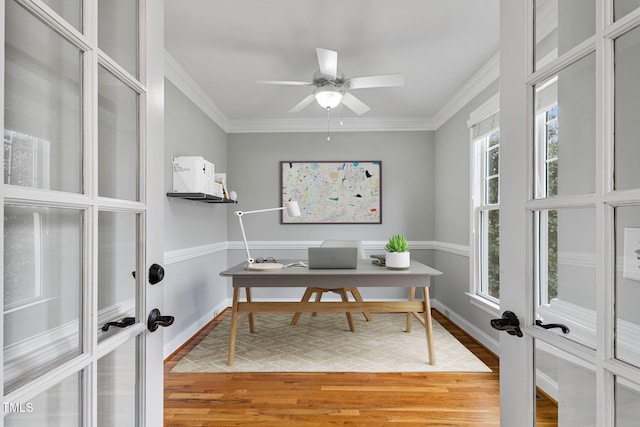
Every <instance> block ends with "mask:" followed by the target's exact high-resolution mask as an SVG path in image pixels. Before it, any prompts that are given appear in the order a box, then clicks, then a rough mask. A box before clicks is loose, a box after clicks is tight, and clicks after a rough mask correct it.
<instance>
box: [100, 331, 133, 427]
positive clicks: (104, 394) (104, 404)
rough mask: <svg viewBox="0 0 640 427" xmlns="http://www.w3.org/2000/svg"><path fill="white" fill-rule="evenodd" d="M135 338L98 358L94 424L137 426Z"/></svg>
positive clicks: (108, 426) (120, 426)
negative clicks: (96, 419)
mask: <svg viewBox="0 0 640 427" xmlns="http://www.w3.org/2000/svg"><path fill="white" fill-rule="evenodd" d="M136 340H137V338H133V339H131V340H129V341H128V342H127V343H126V344H124V345H121V346H120V347H118V348H117V349H116V350H114V351H112V352H111V353H109V354H108V355H106V356H104V357H103V358H102V359H100V360H99V361H98V426H105V427H112V426H118V427H127V426H132V427H134V426H136V425H137V424H136V408H137V396H138V395H139V393H137V391H138V382H137V378H138V369H137V367H138V363H137V357H136Z"/></svg>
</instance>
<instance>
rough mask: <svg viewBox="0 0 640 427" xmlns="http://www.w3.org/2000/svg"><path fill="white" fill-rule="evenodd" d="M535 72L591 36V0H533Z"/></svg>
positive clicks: (593, 9) (593, 11)
mask: <svg viewBox="0 0 640 427" xmlns="http://www.w3.org/2000/svg"><path fill="white" fill-rule="evenodd" d="M534 18H535V23H534V33H535V39H534V43H535V46H534V58H535V69H536V70H537V69H539V68H541V67H542V66H544V65H546V64H548V63H549V62H550V61H552V60H554V59H556V58H558V57H559V56H561V55H563V54H564V53H566V52H568V51H569V50H570V49H571V48H574V47H576V46H577V45H579V44H580V43H582V42H583V41H585V40H587V39H588V38H589V37H591V36H593V35H594V34H595V25H596V1H595V0H586V1H585V0H536V1H535V17H534Z"/></svg>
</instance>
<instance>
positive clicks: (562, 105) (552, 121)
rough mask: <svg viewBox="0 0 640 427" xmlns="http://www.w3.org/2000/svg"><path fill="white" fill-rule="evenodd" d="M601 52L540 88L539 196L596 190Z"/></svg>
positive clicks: (537, 115)
mask: <svg viewBox="0 0 640 427" xmlns="http://www.w3.org/2000/svg"><path fill="white" fill-rule="evenodd" d="M595 71H596V69H595V54H590V55H588V56H586V57H585V58H583V59H581V60H580V61H578V62H576V63H574V64H573V65H571V66H569V67H567V68H565V69H564V70H562V71H560V72H559V73H558V74H557V75H555V76H553V77H551V78H549V79H547V80H546V81H544V82H542V83H539V84H537V85H536V86H535V113H534V114H535V127H534V129H535V130H534V133H535V134H534V137H535V153H536V156H535V159H536V179H535V185H536V198H545V197H554V196H571V195H578V194H588V193H593V192H595V154H596V149H595V146H596V138H595V135H596V129H595V122H596V120H595V115H596V109H595V105H596V102H595V101H596V98H595V97H596V94H595Z"/></svg>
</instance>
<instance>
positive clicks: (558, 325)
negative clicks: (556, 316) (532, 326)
mask: <svg viewBox="0 0 640 427" xmlns="http://www.w3.org/2000/svg"><path fill="white" fill-rule="evenodd" d="M536 326H540V327H541V328H545V329H553V328H560V329H562V333H563V334H568V333H569V332H570V331H569V328H568V327H567V325H563V324H562V323H549V324H547V325H545V324H544V323H542V320H536Z"/></svg>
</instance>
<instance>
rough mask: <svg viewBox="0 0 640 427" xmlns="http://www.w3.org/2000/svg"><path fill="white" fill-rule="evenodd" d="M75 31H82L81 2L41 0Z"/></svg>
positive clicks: (79, 0)
mask: <svg viewBox="0 0 640 427" xmlns="http://www.w3.org/2000/svg"><path fill="white" fill-rule="evenodd" d="M42 1H43V2H44V3H46V4H47V5H48V6H49V7H50V8H51V9H53V10H55V11H56V13H57V14H58V15H60V16H62V17H63V18H64V19H65V20H66V21H67V22H68V23H69V24H71V25H73V26H74V27H75V28H76V29H77V30H80V31H81V30H82V4H81V0H42Z"/></svg>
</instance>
